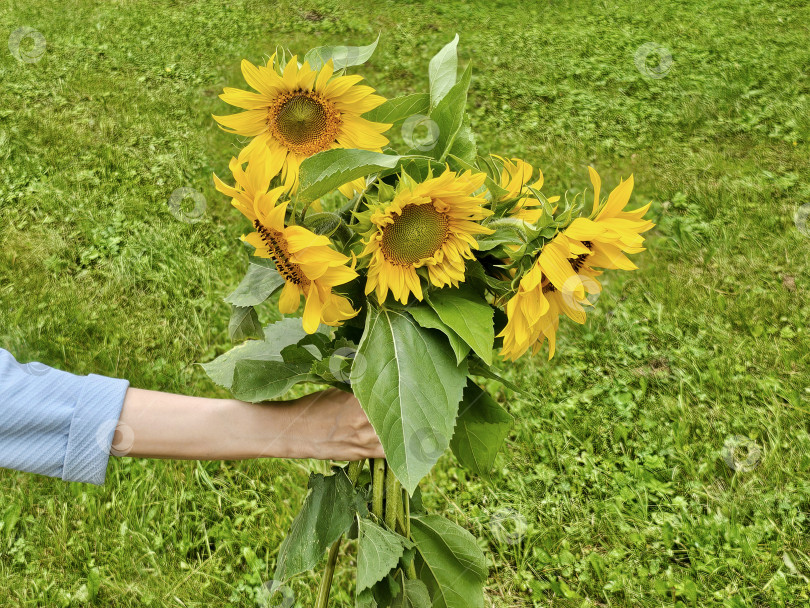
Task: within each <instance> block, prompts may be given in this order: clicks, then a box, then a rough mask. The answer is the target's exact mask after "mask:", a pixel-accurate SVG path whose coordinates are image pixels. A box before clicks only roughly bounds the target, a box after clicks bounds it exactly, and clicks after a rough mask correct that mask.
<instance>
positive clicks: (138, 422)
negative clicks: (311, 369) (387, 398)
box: [112, 388, 384, 460]
mask: <svg viewBox="0 0 810 608" xmlns="http://www.w3.org/2000/svg"><path fill="white" fill-rule="evenodd" d="M112 453H113V455H116V456H137V457H145V458H173V459H189V460H240V459H248V458H318V459H322V460H360V459H363V458H382V457H384V453H383V450H382V446H381V444H380V442H379V439H378V438H377V435H376V434H375V433H374V429H373V428H372V427H371V424H370V423H369V422H368V418H366V415H365V413H364V412H363V410H362V408H361V407H360V404H359V403H358V401H357V399H355V397H354V396H353V395H351V394H349V393H345V392H343V391H340V390H337V389H330V390H327V391H323V392H320V393H315V394H312V395H308V396H306V397H302V398H300V399H297V400H295V401H288V402H279V403H267V404H261V405H256V404H251V403H245V402H242V401H237V400H235V399H205V398H201V397H186V396H183V395H174V394H170V393H161V392H157V391H147V390H141V389H136V388H130V389H128V390H127V393H126V398H125V399H124V407H123V410H122V412H121V419H120V422H119V425H118V428H117V429H116V432H115V436H114V438H113V445H112Z"/></svg>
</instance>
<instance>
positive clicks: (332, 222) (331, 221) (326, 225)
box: [305, 212, 345, 236]
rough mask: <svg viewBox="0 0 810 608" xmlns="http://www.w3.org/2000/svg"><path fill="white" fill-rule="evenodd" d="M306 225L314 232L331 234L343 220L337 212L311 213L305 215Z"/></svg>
mask: <svg viewBox="0 0 810 608" xmlns="http://www.w3.org/2000/svg"><path fill="white" fill-rule="evenodd" d="M305 225H306V227H307V228H308V229H309V230H311V231H312V232H314V233H315V234H322V235H324V236H332V234H334V233H335V232H336V231H337V230H338V228H340V227H341V226H343V225H345V222H344V221H343V219H341V217H340V216H339V215H338V214H337V213H328V212H324V213H313V214H312V215H309V216H307V218H306V222H305Z"/></svg>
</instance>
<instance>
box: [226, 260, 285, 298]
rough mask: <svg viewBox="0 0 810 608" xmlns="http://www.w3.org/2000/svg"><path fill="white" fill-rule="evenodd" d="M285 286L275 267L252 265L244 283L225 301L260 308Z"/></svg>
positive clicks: (243, 280)
mask: <svg viewBox="0 0 810 608" xmlns="http://www.w3.org/2000/svg"><path fill="white" fill-rule="evenodd" d="M282 285H284V277H282V276H281V275H280V274H279V273H278V271H277V270H276V269H275V267H270V268H268V267H267V266H265V265H263V264H254V263H252V262H251V263H250V264H249V265H248V271H247V274H245V278H244V279H242V282H241V283H240V284H239V287H237V288H236V289H235V290H234V291H233V292H232V293H231V294H230V295H228V297H226V298H225V301H226V302H228V303H229V304H233V305H234V306H258V305H259V304H261V303H262V302H264V301H265V300H266V299H267V298H269V297H270V296H271V295H273V293H275V292H276V290H278V289H279V288H280V287H281V286H282Z"/></svg>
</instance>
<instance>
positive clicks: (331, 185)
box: [298, 148, 402, 203]
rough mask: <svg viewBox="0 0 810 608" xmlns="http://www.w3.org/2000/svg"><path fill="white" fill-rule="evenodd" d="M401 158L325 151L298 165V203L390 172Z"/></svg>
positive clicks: (358, 151)
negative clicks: (344, 185)
mask: <svg viewBox="0 0 810 608" xmlns="http://www.w3.org/2000/svg"><path fill="white" fill-rule="evenodd" d="M401 158H402V157H401V156H394V155H391V154H381V153H379V152H370V151H369V150H351V149H349V150H347V149H343V148H339V149H335V150H326V151H324V152H319V153H318V154H315V155H314V156H310V157H309V158H307V159H306V160H304V162H302V163H301V173H300V185H299V189H298V200H299V201H303V202H307V203H308V202H310V201H314V200H315V199H317V198H320V197H321V196H323V195H324V194H327V193H329V192H331V191H332V190H336V189H337V188H339V187H340V186H342V185H343V184H346V183H348V182H350V181H352V180H353V179H357V178H358V177H364V176H366V175H370V174H372V173H376V172H377V171H381V170H383V169H393V168H394V167H396V165H397V163H398V162H399V161H400V160H401Z"/></svg>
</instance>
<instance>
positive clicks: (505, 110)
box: [0, 0, 810, 607]
mask: <svg viewBox="0 0 810 608" xmlns="http://www.w3.org/2000/svg"><path fill="white" fill-rule="evenodd" d="M808 24H810V8H809V7H808V5H807V4H806V3H804V2H799V1H795V2H760V1H748V0H724V1H716V2H708V3H707V2H699V1H697V0H680V1H678V2H671V3H641V2H629V1H628V2H615V1H613V0H606V1H602V2H584V1H580V0H576V1H572V2H547V1H546V2H506V1H500V2H498V1H496V2H475V3H462V2H441V3H438V2H415V3H400V2H388V1H379V0H375V1H368V0H362V1H359V2H351V3H350V2H336V1H335V2H332V1H321V0H312V1H305V2H300V3H299V2H288V1H283V2H275V3H273V2H258V1H247V0H232V1H228V2H222V1H220V2H214V1H211V2H133V1H128V0H119V1H117V2H113V1H104V2H91V1H89V0H66V1H63V2H58V3H56V2H45V1H43V0H36V1H30V0H25V1H18V0H11V1H9V0H4V1H3V2H2V3H0V41H2V42H3V45H2V47H0V85H1V86H0V346H2V347H3V348H6V349H8V350H10V351H11V352H13V353H14V354H15V355H16V356H17V357H18V358H19V359H20V360H22V361H28V360H39V361H42V362H44V363H47V364H50V365H53V366H57V367H59V368H62V369H66V370H69V371H72V372H75V373H79V374H87V373H101V374H106V375H110V376H116V377H125V378H128V379H129V380H130V381H131V383H132V385H133V386H137V387H142V388H150V389H159V390H165V391H174V392H183V393H189V394H194V395H205V396H212V395H219V396H225V395H224V394H223V393H222V391H220V390H219V389H217V388H216V387H214V386H213V385H212V384H211V382H210V381H209V380H208V379H207V378H206V376H205V375H204V373H202V370H201V369H200V368H199V367H198V366H195V362H200V361H207V360H210V359H211V358H213V357H214V356H215V355H217V354H219V353H221V352H223V351H225V350H226V349H228V348H229V346H230V344H229V340H228V336H227V322H228V316H229V310H228V307H227V305H225V304H224V303H223V302H222V301H221V298H222V297H223V296H224V295H226V294H227V293H228V292H229V291H230V290H231V289H233V287H234V286H235V285H236V284H237V283H238V281H239V279H240V277H241V274H242V273H243V272H244V270H245V268H246V265H247V259H246V255H245V253H244V250H243V249H242V248H241V246H240V245H239V243H238V240H237V238H238V236H239V235H240V234H241V233H242V232H243V231H245V230H246V229H247V227H248V226H247V224H246V223H245V221H244V220H243V219H241V217H240V216H239V215H238V214H237V213H236V212H235V211H234V210H233V209H231V208H230V206H229V205H228V202H227V200H225V198H224V197H223V196H222V195H220V194H219V193H217V192H216V191H215V190H214V189H213V185H212V180H211V174H212V172H214V171H216V172H217V173H218V174H220V175H226V174H227V163H228V160H229V158H230V157H231V155H232V154H233V153H234V152H235V151H236V150H237V149H238V147H239V145H240V143H239V142H238V141H237V140H236V138H234V137H233V136H230V135H227V134H225V133H223V132H221V131H220V130H218V129H217V128H216V126H215V124H214V122H213V120H212V119H211V114H212V113H227V112H229V111H230V109H229V108H228V107H227V106H226V105H225V104H224V103H222V102H220V101H219V100H218V99H217V94H218V93H219V92H221V89H222V87H223V86H237V87H242V86H243V84H244V83H243V81H242V79H241V76H240V73H239V62H240V60H241V59H242V58H243V57H244V58H248V59H250V60H252V61H254V62H258V61H261V60H262V59H263V58H266V56H267V55H269V54H270V53H272V52H273V50H274V48H275V46H276V45H277V44H283V45H286V46H289V47H291V48H292V49H294V50H296V51H298V52H304V51H306V50H307V49H308V48H310V47H312V46H317V45H320V44H330V43H332V44H364V43H367V42H370V41H371V40H373V39H374V37H376V35H377V32H382V38H381V42H380V46H379V49H378V51H377V53H376V54H375V55H374V57H373V58H372V59H371V61H370V62H369V63H368V65H367V66H365V67H364V68H362V70H361V71H362V73H363V74H365V75H366V76H367V77H368V81H369V82H370V84H372V85H374V86H376V87H377V88H379V90H380V91H381V92H382V93H383V94H385V95H387V96H396V95H401V94H405V93H411V92H419V91H423V90H426V86H427V75H426V74H427V61H428V59H429V58H430V57H431V56H432V55H433V53H435V52H436V51H437V50H438V49H439V48H441V46H442V45H443V44H445V43H446V42H447V41H449V40H450V39H451V38H452V36H453V34H455V33H456V32H459V33H460V35H461V43H460V53H461V58H462V63H466V62H467V61H472V62H473V67H474V72H473V80H472V86H471V94H470V102H469V107H470V112H471V118H472V125H473V127H474V130H475V131H476V132H477V134H478V145H479V148H480V149H481V150H482V151H493V152H496V153H502V154H507V155H515V156H521V157H523V158H525V159H527V160H529V161H530V162H532V163H533V164H535V165H536V166H537V165H539V166H541V167H542V169H543V171H544V173H545V176H546V184H547V185H546V186H545V187H544V191H545V192H546V193H549V194H553V193H560V194H562V193H564V192H565V191H567V190H568V189H570V188H573V189H582V188H584V187H586V186H588V185H589V184H588V181H587V170H586V167H587V165H589V164H592V165H593V166H595V167H596V168H597V169H598V170H599V172H600V173H601V174H602V178H603V183H604V184H605V185H606V186H607V187H609V188H612V187H613V186H614V185H615V184H617V183H618V180H619V178H620V177H622V176H625V177H626V176H627V175H629V174H630V173H633V174H634V175H635V180H636V184H637V187H636V192H635V194H634V203H636V205H634V206H637V205H641V204H643V203H646V202H647V201H649V200H652V201H653V211H652V214H653V216H654V218H653V219H654V220H655V221H656V222H657V224H658V227H657V228H656V229H655V230H654V231H653V232H652V233H651V234H650V241H649V250H648V251H647V252H645V253H643V254H641V255H639V256H637V258H636V261H637V262H638V264H639V266H640V267H641V269H640V270H638V271H636V272H633V273H622V274H618V273H608V274H607V275H606V280H605V285H606V289H605V293H604V294H603V295H602V297H601V299H600V301H599V303H598V312H597V313H595V314H593V315H590V318H589V320H588V323H587V325H586V326H584V327H579V326H575V325H574V324H572V323H567V322H563V323H562V330H561V332H560V334H561V335H560V337H559V345H558V354H557V356H556V357H555V359H554V360H553V361H551V362H546V361H544V357H542V356H539V357H537V358H535V359H531V360H530V359H523V360H521V361H519V362H518V363H517V364H516V365H509V366H502V369H503V371H504V373H505V374H506V375H508V376H509V377H510V378H512V379H513V380H514V381H515V382H517V383H518V384H520V386H521V387H523V388H524V389H525V390H526V391H528V392H529V393H530V394H531V395H532V398H530V399H529V398H517V397H515V396H512V395H507V394H504V393H502V392H499V393H498V396H499V398H500V399H501V400H502V401H504V402H505V403H506V405H507V407H508V408H509V410H510V411H511V412H512V413H513V414H514V415H515V416H516V418H517V420H518V424H517V425H516V427H515V429H514V430H513V432H512V434H511V436H510V438H509V440H508V445H507V447H506V450H505V452H504V454H503V455H502V456H500V457H499V461H498V467H497V471H496V472H495V474H494V476H493V479H492V481H489V482H487V481H483V480H480V479H476V478H471V477H469V476H468V475H467V474H466V473H465V472H464V471H463V470H462V469H460V468H459V467H458V466H457V465H456V463H455V462H454V460H453V458H452V456H451V455H449V454H448V455H446V456H444V457H443V458H442V460H441V462H440V465H439V466H438V467H437V468H436V469H435V470H434V473H433V474H432V475H431V476H430V477H429V478H428V479H427V480H426V483H425V495H426V496H425V500H426V503H427V504H428V506H429V508H432V509H435V510H438V511H441V512H443V513H444V514H445V515H447V516H448V517H450V518H452V519H454V520H456V521H458V522H459V523H460V524H462V525H463V526H465V527H466V528H467V529H469V530H470V531H471V532H473V533H474V534H476V535H477V536H478V537H479V538H480V543H481V546H482V548H483V549H484V550H485V552H486V555H487V557H488V559H489V562H490V566H491V570H490V579H489V584H488V587H487V598H488V602H489V603H490V604H491V605H492V606H522V607H525V606H571V607H574V606H728V607H738V606H807V605H810V585H809V584H808V581H810V542H808V533H810V522H809V521H808V517H810V474H808V473H809V472H810V435H809V434H808V421H810V416H809V414H810V374H808V356H809V354H810V348H808V347H809V346H810V340H808V327H807V325H808V318H810V304H809V303H808V298H807V291H808V288H809V287H810V282H809V279H810V277H809V276H808V262H810V228H809V229H808V230H807V231H806V233H805V234H803V233H802V232H801V231H800V230H798V229H797V226H796V225H795V223H794V214H795V213H796V212H797V210H799V209H800V208H801V206H802V205H805V204H808V203H810V185H808V177H810V147H809V146H808V142H809V141H810V138H809V137H808V135H809V131H810V129H809V128H808V127H809V126H810V125H809V124H808V122H809V119H808V116H810V85H809V84H808V66H810V45H808V40H809V39H810V32H809V31H808ZM22 26H28V27H32V28H35V29H37V30H39V31H40V32H41V33H42V34H43V36H44V37H45V39H46V40H47V52H46V53H45V55H44V57H43V58H42V60H41V61H39V62H38V63H33V64H26V63H20V62H18V61H16V60H15V59H14V58H13V57H12V55H11V53H10V52H8V50H7V49H6V48H5V41H6V39H7V37H8V36H9V34H10V33H11V32H12V31H13V30H15V29H17V28H18V27H22ZM647 42H654V43H656V44H659V45H662V46H663V47H665V48H666V49H668V52H669V53H671V56H672V60H673V61H672V65H671V67H670V69H669V71H668V72H667V73H666V74H665V75H663V77H661V78H651V77H649V76H646V75H644V74H643V73H642V70H639V69H638V67H637V66H636V63H635V61H634V55H635V53H636V51H637V49H638V48H639V47H640V46H641V45H642V44H644V43H647ZM649 63H650V65H651V66H652V67H655V66H656V65H658V56H657V55H654V56H651V57H650V58H649ZM642 65H646V64H644V63H642ZM179 187H191V188H196V189H198V190H200V191H201V192H203V193H204V195H205V196H206V198H207V209H206V213H205V215H204V218H203V221H201V222H199V223H196V224H188V223H183V222H180V221H178V220H176V219H175V218H174V217H173V216H172V215H171V213H170V212H169V209H168V206H167V200H168V198H169V196H170V195H171V193H172V191H173V190H175V189H176V188H179ZM262 315H263V320H265V321H270V320H272V319H274V318H276V317H277V316H278V315H277V313H276V312H274V311H272V310H270V309H269V308H268V309H265V310H263V311H262ZM736 435H742V436H745V437H747V438H749V439H750V440H751V441H752V442H754V443H756V445H757V446H759V448H760V450H761V457H760V459H759V461H758V464H757V466H756V467H755V468H753V470H751V471H747V472H744V471H738V472H735V471H733V470H731V469H730V468H729V467H728V466H727V465H726V464H725V462H724V460H723V458H722V456H721V450H722V449H723V446H724V443H725V442H726V441H727V439H728V438H729V437H732V436H736ZM313 468H314V469H319V468H321V469H322V468H323V465H322V464H319V463H308V462H291V461H290V462H277V461H263V462H246V463H218V462H214V463H195V462H162V461H150V460H133V459H113V460H112V461H111V465H110V468H109V472H108V478H107V484H106V485H105V486H104V487H101V488H96V487H92V486H86V485H80V484H65V483H63V482H61V481H58V480H50V479H46V478H43V477H38V476H33V475H27V474H22V473H15V472H11V471H2V472H0V605H2V606H4V607H5V606H15V607H16V606H25V607H34V606H65V607H66V606H95V605H97V606H111V607H119V606H121V607H124V606H126V607H129V606H153V607H163V606H167V607H168V606H186V607H203V606H257V605H259V604H257V601H258V600H257V599H256V598H257V593H258V590H259V589H260V588H261V585H262V583H263V582H265V581H267V580H269V579H270V578H271V576H272V571H273V568H274V566H275V556H276V553H277V550H278V547H279V544H280V542H281V540H282V538H283V536H284V534H285V531H286V529H287V527H288V525H289V523H290V522H291V520H292V517H293V516H294V513H295V512H296V511H297V508H298V506H299V504H300V502H301V500H302V497H303V495H304V488H305V485H306V479H307V475H308V471H309V470H310V469H313ZM504 519H505V520H508V523H507V524H506V525H507V527H508V528H509V529H510V530H511V531H515V532H516V533H517V537H512V536H507V535H505V534H503V533H502V531H501V525H500V522H501V521H502V520H504ZM515 527H516V528H517V529H515ZM513 538H519V542H511V543H510V542H509V541H510V539H513ZM353 558H354V553H353V549H352V548H349V550H348V555H347V557H345V558H344V559H345V560H347V561H346V562H344V563H347V562H348V560H351V559H353ZM350 573H351V571H350V569H349V568H348V567H345V566H344V567H342V568H340V569H339V571H338V574H337V579H336V590H335V593H334V596H333V597H334V598H335V600H334V601H335V605H337V606H348V605H352V604H351V593H352V581H351V578H350ZM316 581H317V579H316V577H315V576H314V575H313V576H302V577H300V578H298V579H296V580H295V581H293V583H291V588H292V589H293V591H294V593H295V594H296V597H297V600H298V602H299V605H300V606H309V605H311V603H312V589H313V586H314V585H315V584H316Z"/></svg>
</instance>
